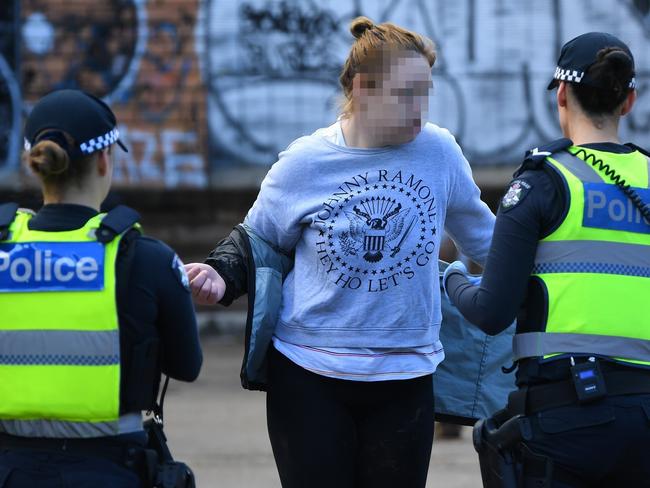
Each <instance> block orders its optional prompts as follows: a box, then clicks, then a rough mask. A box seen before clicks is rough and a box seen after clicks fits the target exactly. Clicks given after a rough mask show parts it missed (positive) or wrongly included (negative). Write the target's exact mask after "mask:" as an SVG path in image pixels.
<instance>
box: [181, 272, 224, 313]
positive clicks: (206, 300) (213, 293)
mask: <svg viewBox="0 0 650 488" xmlns="http://www.w3.org/2000/svg"><path fill="white" fill-rule="evenodd" d="M185 272H186V273H187V277H188V278H189V280H190V289H191V290H192V297H193V298H194V303H196V304H197V305H214V304H216V303H218V302H219V301H220V300H221V299H222V298H223V295H224V293H226V282H225V281H223V278H222V277H221V276H219V273H217V272H216V271H215V269H214V268H213V267H212V266H209V265H207V264H203V263H190V264H186V265H185Z"/></svg>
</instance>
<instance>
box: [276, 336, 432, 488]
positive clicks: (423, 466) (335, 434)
mask: <svg viewBox="0 0 650 488" xmlns="http://www.w3.org/2000/svg"><path fill="white" fill-rule="evenodd" d="M266 412H267V424H268V429H269V436H270V438H271V446H272V447H273V455H274V457H275V462H276V464H277V467H278V471H279V473H280V479H281V481H282V486H283V488H306V487H309V488H320V487H323V488H325V487H327V488H334V487H335V488H365V487H368V488H370V487H372V488H384V487H386V488H389V487H390V488H395V487H400V488H424V486H425V484H426V479H427V471H428V469H429V459H430V457H431V444H432V442H433V428H434V418H433V415H434V413H433V382H432V378H431V375H426V376H422V377H420V378H415V379H411V380H400V381H376V382H363V381H348V380H340V379H334V378H328V377H325V376H321V375H318V374H315V373H311V372H309V371H307V370H305V369H304V368H301V367H300V366H298V365H296V364H295V363H293V362H292V361H290V360H289V359H287V358H286V357H285V356H283V355H282V354H281V353H279V352H278V351H277V350H276V349H275V348H274V347H273V346H271V347H270V350H269V390H268V394H267V397H266Z"/></svg>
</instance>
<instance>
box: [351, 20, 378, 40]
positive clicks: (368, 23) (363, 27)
mask: <svg viewBox="0 0 650 488" xmlns="http://www.w3.org/2000/svg"><path fill="white" fill-rule="evenodd" d="M373 27H375V23H374V22H373V21H372V20H370V19H369V18H368V17H363V16H361V17H357V18H356V19H354V20H353V21H352V23H351V24H350V32H351V33H352V35H353V36H354V37H355V38H356V39H359V38H360V37H361V36H362V35H363V33H364V32H366V31H367V30H370V29H372V28H373Z"/></svg>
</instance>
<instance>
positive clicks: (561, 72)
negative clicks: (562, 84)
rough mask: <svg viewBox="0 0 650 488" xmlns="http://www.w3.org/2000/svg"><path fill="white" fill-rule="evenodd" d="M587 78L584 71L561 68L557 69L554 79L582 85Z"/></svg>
mask: <svg viewBox="0 0 650 488" xmlns="http://www.w3.org/2000/svg"><path fill="white" fill-rule="evenodd" d="M584 76H585V72H584V71H576V70H574V69H562V68H560V67H559V66H558V67H557V68H555V75H554V76H553V78H555V79H556V80H561V81H571V82H573V83H580V81H582V78H583V77H584Z"/></svg>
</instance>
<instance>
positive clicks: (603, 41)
mask: <svg viewBox="0 0 650 488" xmlns="http://www.w3.org/2000/svg"><path fill="white" fill-rule="evenodd" d="M608 47H618V48H621V49H622V50H623V51H625V53H627V55H628V56H630V59H631V60H632V72H633V73H634V56H632V52H631V51H630V48H629V47H628V46H627V44H625V43H624V42H623V41H621V40H620V39H619V38H618V37H616V36H613V35H611V34H608V33H606V32H588V33H586V34H582V35H580V36H578V37H575V38H573V39H571V40H570V41H569V42H567V43H566V44H565V45H564V46H562V50H561V51H560V58H559V59H558V61H557V68H555V74H554V75H553V79H552V80H551V82H550V83H549V84H548V89H549V90H552V89H553V88H555V87H556V86H558V84H559V82H560V81H569V82H571V83H584V84H586V85H591V86H598V84H597V83H596V82H595V81H594V80H592V79H590V77H589V75H588V74H587V71H588V70H589V68H590V67H591V65H593V64H594V63H596V61H597V60H598V53H599V52H600V51H601V50H603V49H605V48H608ZM629 81H630V88H634V87H635V86H636V83H635V80H634V75H632V78H631V79H630V80H629Z"/></svg>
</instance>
